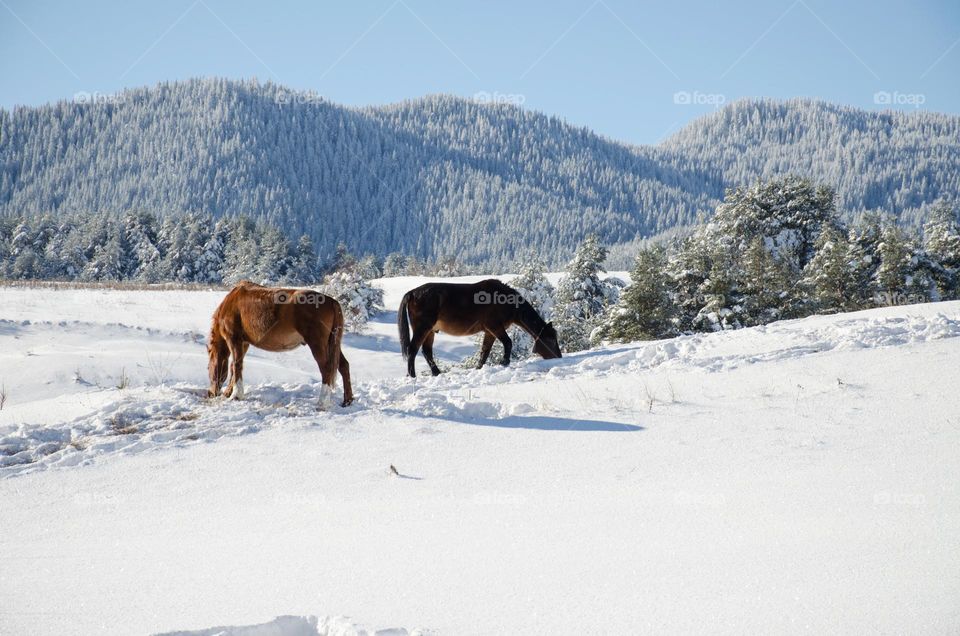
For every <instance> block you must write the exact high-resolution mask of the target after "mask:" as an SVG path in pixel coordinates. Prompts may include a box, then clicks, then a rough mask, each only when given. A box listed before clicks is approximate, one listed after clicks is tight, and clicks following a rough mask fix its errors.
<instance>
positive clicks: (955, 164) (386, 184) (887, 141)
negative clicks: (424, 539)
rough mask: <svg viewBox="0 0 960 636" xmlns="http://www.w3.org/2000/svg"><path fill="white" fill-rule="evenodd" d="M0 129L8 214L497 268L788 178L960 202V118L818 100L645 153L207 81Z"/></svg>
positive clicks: (431, 106)
mask: <svg viewBox="0 0 960 636" xmlns="http://www.w3.org/2000/svg"><path fill="white" fill-rule="evenodd" d="M0 130H2V133H3V136H2V139H0V214H3V215H13V214H27V215H34V216H35V215H43V214H53V215H56V214H58V213H60V212H76V211H83V210H110V211H116V212H118V213H119V212H125V211H128V210H130V209H137V210H146V211H150V212H154V213H157V214H161V215H165V214H172V213H183V212H190V211H203V212H210V213H212V214H214V215H215V216H221V215H238V214H246V215H250V216H252V217H254V218H258V219H263V220H267V221H270V222H273V223H275V224H277V225H278V226H280V227H281V228H283V229H284V230H285V231H287V232H288V233H291V234H300V233H306V234H308V235H310V236H311V238H313V239H314V241H315V242H316V243H317V246H318V249H319V251H321V253H330V252H331V251H332V250H333V249H334V248H335V246H336V245H337V244H338V243H340V242H344V243H346V244H347V246H348V247H350V248H351V249H353V250H355V251H358V252H372V253H378V254H381V255H382V254H386V253H387V252H391V251H401V252H405V253H409V254H415V255H417V256H419V257H422V258H433V259H435V258H440V257H444V256H450V255H453V256H456V257H458V258H461V259H463V260H465V261H468V262H474V263H485V264H491V265H507V264H511V263H513V262H514V261H516V260H517V259H518V258H520V257H521V256H523V255H524V254H527V253H535V254H537V255H538V256H540V257H541V258H543V259H544V260H545V261H546V262H547V263H548V264H550V265H556V264H559V263H560V262H562V260H564V259H565V258H567V257H568V256H569V254H570V253H571V252H572V250H573V248H574V247H575V245H576V243H577V242H579V240H580V239H582V237H583V236H584V235H585V234H587V233H591V232H595V233H597V234H598V235H600V237H601V238H602V239H603V240H604V241H606V242H607V243H610V244H629V243H631V242H634V241H637V240H638V239H642V238H644V237H648V236H651V235H656V234H660V233H663V232H671V231H675V230H676V229H677V228H682V227H683V226H686V225H689V224H691V223H693V222H695V221H696V220H697V219H698V218H699V217H702V216H704V215H709V214H710V213H711V212H712V210H713V208H714V207H715V205H716V203H717V202H718V201H719V199H720V198H721V197H722V196H723V192H724V189H725V188H728V187H732V186H735V185H739V184H741V183H745V182H751V181H755V180H756V179H758V178H769V177H772V176H778V175H782V174H784V173H797V174H803V175H804V176H810V177H811V178H814V179H816V180H818V181H821V182H825V183H827V184H828V185H835V186H836V187H837V189H838V201H839V204H840V207H841V209H842V210H844V211H845V212H847V213H848V214H855V213H857V212H860V211H863V210H867V209H878V208H879V209H884V210H886V211H889V212H891V213H893V214H895V215H897V216H899V217H900V218H902V219H903V220H904V222H906V223H917V222H918V221H919V220H921V219H922V218H923V215H924V213H925V209H926V206H928V205H929V204H930V203H932V202H933V201H934V200H935V199H936V198H938V197H940V196H956V195H957V193H958V192H960V159H957V158H956V157H960V117H957V116H953V115H944V114H939V113H927V112H921V113H918V114H915V115H914V114H902V113H897V112H896V111H894V112H886V111H885V112H881V113H872V112H868V111H862V110H858V109H854V108H851V107H844V106H838V105H831V104H829V103H828V102H822V101H818V100H788V101H786V102H779V101H775V100H738V101H736V102H732V103H731V104H729V105H727V106H725V107H723V108H721V109H719V110H718V111H717V112H715V113H710V114H708V115H705V116H703V117H700V118H697V119H695V120H693V121H692V122H691V123H690V124H688V125H687V126H685V127H684V128H683V129H681V130H680V131H678V132H677V133H674V134H673V135H671V136H670V137H669V138H667V139H666V140H664V141H663V142H661V143H660V144H658V145H656V146H638V145H633V144H626V143H623V142H619V141H616V140H612V139H609V138H608V137H605V136H602V135H599V134H597V133H595V132H593V131H591V130H590V129H589V128H587V127H584V126H575V125H572V124H569V123H567V122H565V121H564V120H562V119H561V118H559V117H556V116H550V115H546V114H543V113H539V112H537V111H532V110H526V109H523V108H520V107H518V106H514V105H510V104H481V103H478V102H476V101H472V100H468V99H465V98H460V97H451V96H448V95H428V96H425V97H422V98H417V99H411V100H403V101H400V102H396V103H393V104H387V105H384V106H342V105H339V104H336V103H333V102H331V101H328V100H326V99H324V98H322V97H319V96H318V95H316V94H315V93H311V92H305V91H291V90H289V89H286V88H284V87H282V86H279V85H276V84H273V83H269V82H268V83H260V82H256V81H234V80H225V79H209V78H208V79H194V80H186V81H180V82H165V83H161V84H158V85H156V86H153V87H142V88H134V89H128V90H126V91H123V92H122V93H119V94H118V95H116V96H99V98H98V99H90V100H87V103H75V102H67V101H61V102H57V103H55V104H49V105H46V106H39V107H15V108H14V109H12V110H10V111H6V110H0ZM924 140H929V141H928V142H927V143H924ZM858 153H862V158H858V157H860V156H861V155H860V154H858Z"/></svg>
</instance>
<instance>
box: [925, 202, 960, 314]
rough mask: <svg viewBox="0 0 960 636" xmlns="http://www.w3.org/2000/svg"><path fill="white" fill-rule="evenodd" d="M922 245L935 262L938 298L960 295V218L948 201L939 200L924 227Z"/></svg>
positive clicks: (947, 298)
mask: <svg viewBox="0 0 960 636" xmlns="http://www.w3.org/2000/svg"><path fill="white" fill-rule="evenodd" d="M923 248H924V251H925V252H926V253H927V256H928V258H929V259H930V261H931V264H932V269H933V271H932V276H933V280H934V283H935V285H936V295H935V298H934V299H935V300H955V299H957V298H960V219H958V218H957V210H956V209H955V208H954V206H953V205H952V204H951V203H950V202H949V201H947V200H940V201H938V202H937V203H936V205H934V207H933V210H931V211H930V216H929V219H928V220H927V222H926V224H924V226H923Z"/></svg>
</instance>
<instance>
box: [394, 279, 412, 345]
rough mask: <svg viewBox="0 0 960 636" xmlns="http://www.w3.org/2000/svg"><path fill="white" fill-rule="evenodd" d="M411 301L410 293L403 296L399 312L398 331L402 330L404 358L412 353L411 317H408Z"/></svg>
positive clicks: (401, 340) (401, 342) (401, 338)
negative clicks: (408, 305)
mask: <svg viewBox="0 0 960 636" xmlns="http://www.w3.org/2000/svg"><path fill="white" fill-rule="evenodd" d="M409 301H410V292H407V293H406V294H404V295H403V300H401V301H400V309H398V310H397V329H399V330H400V353H401V354H402V355H403V357H404V358H406V357H407V355H408V354H409V352H410V317H409V316H408V315H407V303H408V302H409Z"/></svg>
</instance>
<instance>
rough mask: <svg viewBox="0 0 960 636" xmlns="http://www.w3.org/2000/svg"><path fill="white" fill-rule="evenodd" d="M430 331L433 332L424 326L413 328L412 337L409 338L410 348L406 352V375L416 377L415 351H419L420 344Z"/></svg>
mask: <svg viewBox="0 0 960 636" xmlns="http://www.w3.org/2000/svg"><path fill="white" fill-rule="evenodd" d="M431 333H433V331H431V330H430V329H429V328H425V327H416V328H415V329H414V330H413V338H412V339H411V340H410V350H409V351H408V352H407V375H409V376H410V377H411V378H415V377H417V369H416V362H417V352H418V351H420V346H421V345H422V344H423V341H424V340H425V339H426V337H427V335H428V334H431Z"/></svg>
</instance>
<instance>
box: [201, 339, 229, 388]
mask: <svg viewBox="0 0 960 636" xmlns="http://www.w3.org/2000/svg"><path fill="white" fill-rule="evenodd" d="M207 355H208V356H209V357H210V361H209V363H207V373H208V374H209V376H210V389H209V390H208V391H207V397H216V396H218V395H220V387H221V386H223V383H224V382H225V381H226V379H227V365H228V364H229V363H230V350H229V349H228V348H227V343H226V341H225V340H223V339H222V338H215V337H214V336H213V334H211V337H210V342H209V343H207Z"/></svg>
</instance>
